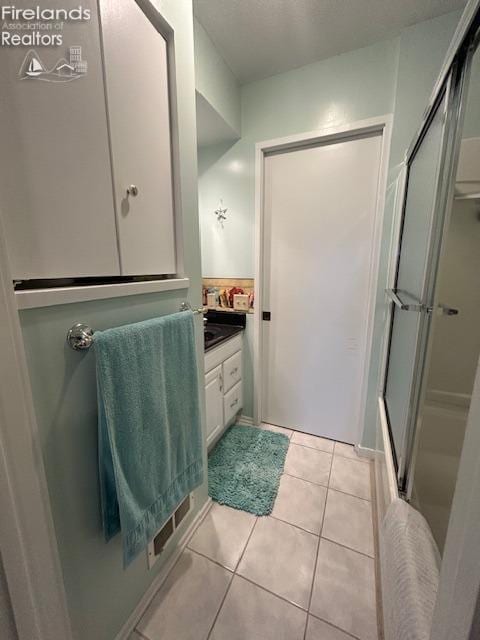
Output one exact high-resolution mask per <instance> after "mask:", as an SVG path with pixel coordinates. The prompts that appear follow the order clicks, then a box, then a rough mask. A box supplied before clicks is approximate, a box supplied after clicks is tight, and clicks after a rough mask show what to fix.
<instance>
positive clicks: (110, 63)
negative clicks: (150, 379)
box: [0, 0, 177, 280]
mask: <svg viewBox="0 0 480 640" xmlns="http://www.w3.org/2000/svg"><path fill="white" fill-rule="evenodd" d="M52 4H53V5H55V6H57V5H58V6H60V3H59V2H58V1H57V0H52ZM62 6H63V5H62ZM82 6H83V7H84V8H88V9H90V10H91V19H90V20H89V21H87V22H85V21H83V22H81V23H73V22H70V23H68V25H66V27H65V32H64V43H63V44H62V45H61V46H59V47H53V48H52V47H48V48H45V47H43V48H42V47H38V48H37V49H36V50H35V51H36V55H37V56H39V57H40V63H41V64H42V65H43V66H44V68H45V69H51V68H52V67H54V65H55V63H56V61H57V60H59V61H61V58H64V57H65V58H66V60H65V61H64V62H66V63H71V59H70V58H69V56H70V55H72V51H71V50H70V47H72V46H73V45H77V46H79V47H81V54H80V55H81V56H82V59H83V60H84V61H86V63H87V64H88V68H87V71H86V73H83V74H82V75H81V77H78V78H77V79H72V80H71V81H62V82H59V81H55V82H51V81H46V80H45V78H44V79H43V80H42V79H41V78H39V77H36V78H34V77H28V78H25V79H23V80H22V79H20V77H19V69H21V66H22V61H23V58H24V57H25V55H26V54H27V55H30V56H31V55H33V54H32V53H31V52H28V53H27V50H26V49H25V48H24V47H4V51H2V59H1V60H0V74H1V78H2V83H3V84H2V96H3V97H0V117H1V119H2V122H3V123H4V126H3V128H2V136H3V137H2V145H3V144H5V145H6V148H8V150H9V153H8V160H7V158H6V156H7V154H5V153H3V154H1V160H0V210H1V213H2V218H3V220H4V222H5V232H6V239H7V249H8V254H9V259H10V265H11V270H12V276H13V278H14V279H15V280H31V279H60V278H85V277H99V278H102V277H110V276H133V275H149V276H155V275H160V274H161V275H166V274H169V275H172V274H175V273H176V270H177V269H176V255H175V254H176V252H175V228H174V203H173V186H172V144H171V131H170V108H171V106H170V99H169V83H168V61H167V43H166V40H165V39H164V37H163V36H162V35H161V34H160V33H159V32H158V31H157V29H156V28H155V26H154V25H153V24H152V23H151V22H150V21H149V20H148V19H147V17H146V16H145V14H144V13H143V12H142V10H141V9H140V7H139V6H138V5H137V3H136V2H135V1H134V0H99V5H97V2H96V1H95V0H86V1H85V2H82ZM98 16H100V23H99V21H98ZM34 53H35V52H34ZM74 53H75V52H74ZM76 53H77V54H78V49H77V50H76ZM27 62H28V61H27ZM34 64H35V65H37V63H36V62H35V63H34ZM58 64H59V63H58ZM27 66H28V65H27ZM130 186H135V187H136V191H137V195H133V193H131V194H130V195H128V194H127V189H128V188H129V187H130Z"/></svg>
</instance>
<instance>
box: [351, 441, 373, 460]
mask: <svg viewBox="0 0 480 640" xmlns="http://www.w3.org/2000/svg"><path fill="white" fill-rule="evenodd" d="M354 448H355V451H356V452H357V455H358V456H359V457H360V458H368V459H369V460H375V454H376V451H375V449H369V448H368V447H362V445H360V444H356V445H355V447H354Z"/></svg>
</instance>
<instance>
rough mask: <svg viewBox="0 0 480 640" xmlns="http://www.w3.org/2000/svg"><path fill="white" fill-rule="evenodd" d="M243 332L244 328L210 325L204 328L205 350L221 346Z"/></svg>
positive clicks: (228, 325) (229, 325)
mask: <svg viewBox="0 0 480 640" xmlns="http://www.w3.org/2000/svg"><path fill="white" fill-rule="evenodd" d="M240 331H243V327H239V326H237V325H231V324H212V323H209V324H207V325H206V326H205V328H204V332H203V335H204V339H205V350H206V351H207V350H208V349H210V348H211V347H213V346H215V345H217V344H220V343H221V342H223V341H224V340H227V339H228V338H231V337H232V336H234V335H236V334H237V333H240Z"/></svg>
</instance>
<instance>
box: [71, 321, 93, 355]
mask: <svg viewBox="0 0 480 640" xmlns="http://www.w3.org/2000/svg"><path fill="white" fill-rule="evenodd" d="M67 344H68V345H69V346H70V347H71V348H72V349H73V350H74V351H84V350H85V349H90V347H91V346H92V344H93V329H92V327H89V326H88V324H83V323H82V322H77V323H76V324H74V325H73V327H71V328H70V329H69V330H68V333H67Z"/></svg>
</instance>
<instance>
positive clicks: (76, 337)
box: [67, 302, 207, 351]
mask: <svg viewBox="0 0 480 640" xmlns="http://www.w3.org/2000/svg"><path fill="white" fill-rule="evenodd" d="M206 310H207V309H206V308H205V307H197V308H195V309H192V305H191V304H190V303H189V302H182V304H181V305H180V311H192V312H193V313H195V314H197V313H205V311H206ZM93 341H94V336H93V329H92V327H89V326H88V324H83V323H82V322H77V323H75V324H74V325H73V326H72V327H70V329H69V330H68V332H67V344H68V346H69V347H70V348H71V349H73V350H74V351H86V350H87V349H90V347H91V346H92V344H93Z"/></svg>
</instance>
